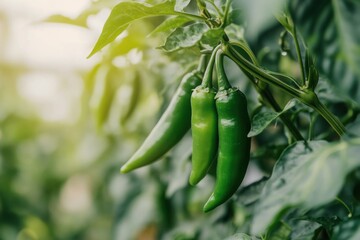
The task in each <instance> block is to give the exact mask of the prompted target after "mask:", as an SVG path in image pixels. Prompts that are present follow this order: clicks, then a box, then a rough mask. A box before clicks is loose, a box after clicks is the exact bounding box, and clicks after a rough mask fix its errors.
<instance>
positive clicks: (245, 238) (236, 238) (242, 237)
mask: <svg viewBox="0 0 360 240" xmlns="http://www.w3.org/2000/svg"><path fill="white" fill-rule="evenodd" d="M225 240H256V238H255V237H251V236H249V235H246V234H245V233H236V234H235V235H233V236H230V237H227V238H226V239H225Z"/></svg>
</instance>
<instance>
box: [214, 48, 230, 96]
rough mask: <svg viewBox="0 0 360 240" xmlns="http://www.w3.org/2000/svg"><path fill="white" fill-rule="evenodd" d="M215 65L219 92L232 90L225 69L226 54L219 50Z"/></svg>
mask: <svg viewBox="0 0 360 240" xmlns="http://www.w3.org/2000/svg"><path fill="white" fill-rule="evenodd" d="M215 65H216V71H217V76H218V88H219V91H222V90H226V89H229V88H231V85H230V83H229V80H228V79H227V76H226V73H225V69H224V53H223V51H222V50H219V51H217V53H216V59H215Z"/></svg>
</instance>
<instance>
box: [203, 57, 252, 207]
mask: <svg viewBox="0 0 360 240" xmlns="http://www.w3.org/2000/svg"><path fill="white" fill-rule="evenodd" d="M222 58H223V56H222V53H221V51H219V52H218V53H217V63H216V66H217V72H218V85H219V92H218V93H217V94H216V109H217V114H218V132H219V154H218V163H217V169H216V183H215V188H214V192H213V193H212V195H211V196H210V198H209V200H208V201H207V202H206V204H205V206H204V209H203V210H204V212H208V211H211V210H212V209H214V208H216V207H217V206H219V205H221V204H223V203H224V202H225V201H227V200H228V199H229V198H230V197H231V196H232V195H233V194H234V193H235V191H236V190H237V189H238V187H239V186H240V184H241V182H242V180H243V179H244V176H245V173H246V169H247V166H248V163H249V158H250V138H248V137H247V134H248V132H249V131H250V119H249V114H248V111H247V101H246V97H245V95H244V94H243V93H242V92H241V91H240V90H239V89H236V88H231V86H230V84H229V82H228V80H227V77H226V74H225V71H224V69H223V62H222Z"/></svg>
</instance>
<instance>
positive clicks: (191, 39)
mask: <svg viewBox="0 0 360 240" xmlns="http://www.w3.org/2000/svg"><path fill="white" fill-rule="evenodd" d="M208 29H209V28H208V26H207V25H206V24H205V23H194V24H191V25H189V26H186V27H181V28H178V29H176V30H175V31H174V32H173V33H171V34H170V35H169V36H168V38H167V39H166V41H165V44H164V45H163V46H161V48H162V49H163V50H165V51H167V52H173V51H176V50H179V49H181V48H188V47H192V46H195V45H196V44H197V43H198V42H199V41H200V40H201V38H202V36H203V33H205V32H206V31H207V30H208Z"/></svg>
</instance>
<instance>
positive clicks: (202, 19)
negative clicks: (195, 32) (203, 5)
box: [173, 12, 206, 21]
mask: <svg viewBox="0 0 360 240" xmlns="http://www.w3.org/2000/svg"><path fill="white" fill-rule="evenodd" d="M173 15H179V16H184V17H188V18H191V19H194V20H200V21H206V18H204V17H202V16H198V15H194V14H191V13H186V12H176V13H175V14H173Z"/></svg>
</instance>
